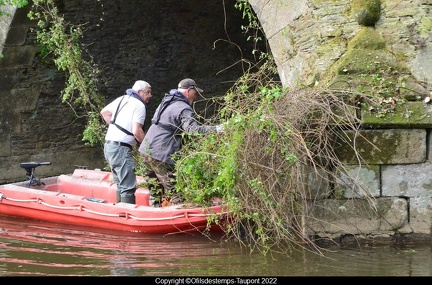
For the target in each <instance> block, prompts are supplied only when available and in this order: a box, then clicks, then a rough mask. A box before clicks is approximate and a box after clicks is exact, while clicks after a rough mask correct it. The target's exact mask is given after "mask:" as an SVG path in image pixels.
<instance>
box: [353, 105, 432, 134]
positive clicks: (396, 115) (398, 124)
mask: <svg viewBox="0 0 432 285" xmlns="http://www.w3.org/2000/svg"><path fill="white" fill-rule="evenodd" d="M361 118H362V126H364V127H370V128H375V129H376V128H398V129H400V128H431V127H432V105H431V104H425V103H423V102H407V103H405V104H401V105H398V106H397V107H396V108H395V110H394V111H393V112H391V113H387V114H386V115H385V116H384V117H379V116H377V114H376V113H373V112H369V111H368V110H367V109H366V108H362V110H361Z"/></svg>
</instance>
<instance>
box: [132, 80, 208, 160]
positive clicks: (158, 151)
mask: <svg viewBox="0 0 432 285" xmlns="http://www.w3.org/2000/svg"><path fill="white" fill-rule="evenodd" d="M194 116H195V112H194V110H193V109H192V107H191V106H190V104H189V101H188V100H187V98H186V97H185V96H184V95H183V94H182V93H181V92H179V91H178V90H177V89H172V90H171V91H170V92H169V93H168V94H165V96H164V98H163V99H162V102H161V103H160V105H159V106H158V107H157V109H156V111H155V114H154V116H153V118H152V124H151V126H150V128H149V129H148V131H147V133H146V135H145V137H144V140H143V142H142V143H141V146H140V148H139V152H140V153H141V154H142V155H148V156H150V157H152V158H154V159H156V160H159V161H163V162H166V163H168V164H171V165H174V161H173V160H172V159H171V155H172V154H173V153H175V152H177V151H179V150H180V149H181V147H182V133H183V132H185V133H188V134H193V133H201V134H205V133H207V132H216V126H204V125H201V124H200V123H198V122H197V121H196V120H195V118H194Z"/></svg>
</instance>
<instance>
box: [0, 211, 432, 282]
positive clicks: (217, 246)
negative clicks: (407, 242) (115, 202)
mask: <svg viewBox="0 0 432 285" xmlns="http://www.w3.org/2000/svg"><path fill="white" fill-rule="evenodd" d="M324 255H325V256H324V257H323V256H320V255H317V254H316V253H311V252H308V251H299V252H296V253H295V254H293V255H292V256H289V257H288V256H285V255H278V254H273V255H267V256H263V255H262V254H260V253H259V252H254V253H249V252H248V251H246V250H245V249H242V248H240V247H238V246H237V245H236V244H235V243H229V242H226V241H224V239H223V238H222V236H212V239H209V238H207V237H205V236H202V235H200V234H196V235H192V234H173V235H151V234H138V233H127V232H109V231H101V230H95V229H90V228H82V227H73V226H64V225H61V226H60V225H52V224H49V223H45V222H35V221H29V220H19V219H11V218H6V217H1V216H0V276H26V275H31V276H34V275H43V276H45V275H49V276H65V275H69V276H432V253H431V247H430V245H422V246H416V247H414V246H404V247H397V246H380V247H368V248H355V249H341V248H332V249H329V250H328V251H326V252H324Z"/></svg>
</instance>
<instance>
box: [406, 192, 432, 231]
mask: <svg viewBox="0 0 432 285" xmlns="http://www.w3.org/2000/svg"><path fill="white" fill-rule="evenodd" d="M409 225H410V227H411V229H412V230H413V231H414V232H415V233H424V234H431V228H432V196H424V197H415V198H411V199H410V222H409Z"/></svg>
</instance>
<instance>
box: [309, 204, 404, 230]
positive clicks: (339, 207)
mask: <svg viewBox="0 0 432 285" xmlns="http://www.w3.org/2000/svg"><path fill="white" fill-rule="evenodd" d="M309 208H310V209H312V210H311V211H312V215H310V216H308V217H307V218H306V219H307V220H306V225H307V231H308V232H309V234H314V235H317V236H325V237H331V238H335V237H339V236H341V235H346V234H352V235H368V234H377V233H379V234H384V233H387V234H390V235H391V234H393V233H394V231H396V230H397V229H399V228H403V227H404V226H405V225H406V224H407V223H408V203H407V201H406V200H405V199H401V198H396V197H393V198H377V199H371V200H367V199H347V200H336V199H326V200H320V201H315V203H314V204H313V205H310V207H309Z"/></svg>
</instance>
